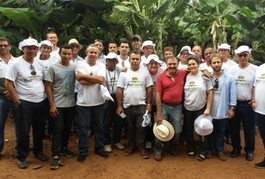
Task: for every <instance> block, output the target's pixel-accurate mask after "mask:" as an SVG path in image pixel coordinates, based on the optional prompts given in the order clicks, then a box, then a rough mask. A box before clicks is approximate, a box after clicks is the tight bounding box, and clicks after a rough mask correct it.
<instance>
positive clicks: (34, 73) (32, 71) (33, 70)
mask: <svg viewBox="0 0 265 179" xmlns="http://www.w3.org/2000/svg"><path fill="white" fill-rule="evenodd" d="M29 69H30V70H31V72H30V74H31V75H33V76H34V75H36V74H37V73H36V71H35V67H34V66H33V65H30V67H29Z"/></svg>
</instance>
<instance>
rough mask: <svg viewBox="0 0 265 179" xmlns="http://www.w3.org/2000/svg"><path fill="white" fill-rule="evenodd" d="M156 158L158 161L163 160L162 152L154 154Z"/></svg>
mask: <svg viewBox="0 0 265 179" xmlns="http://www.w3.org/2000/svg"><path fill="white" fill-rule="evenodd" d="M154 159H155V160H156V161H158V162H159V161H161V160H162V156H161V154H154Z"/></svg>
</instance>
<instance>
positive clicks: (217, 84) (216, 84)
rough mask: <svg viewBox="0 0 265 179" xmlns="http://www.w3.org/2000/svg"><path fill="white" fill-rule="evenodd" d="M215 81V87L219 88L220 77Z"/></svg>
mask: <svg viewBox="0 0 265 179" xmlns="http://www.w3.org/2000/svg"><path fill="white" fill-rule="evenodd" d="M214 82H215V84H214V86H213V87H214V88H215V89H218V88H219V82H218V79H217V78H216V79H215V80H214Z"/></svg>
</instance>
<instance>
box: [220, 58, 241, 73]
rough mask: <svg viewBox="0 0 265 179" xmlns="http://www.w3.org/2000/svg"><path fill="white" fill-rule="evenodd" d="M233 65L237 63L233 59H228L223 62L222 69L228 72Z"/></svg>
mask: <svg viewBox="0 0 265 179" xmlns="http://www.w3.org/2000/svg"><path fill="white" fill-rule="evenodd" d="M233 66H237V63H236V62H235V61H233V60H230V59H228V60H227V61H226V62H223V66H222V70H223V71H224V72H227V71H228V70H229V69H230V68H231V67H233Z"/></svg>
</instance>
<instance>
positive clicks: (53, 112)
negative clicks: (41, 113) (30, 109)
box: [50, 105, 59, 118]
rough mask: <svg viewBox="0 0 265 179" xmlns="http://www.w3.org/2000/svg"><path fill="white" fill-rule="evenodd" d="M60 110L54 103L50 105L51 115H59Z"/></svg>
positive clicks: (53, 116)
mask: <svg viewBox="0 0 265 179" xmlns="http://www.w3.org/2000/svg"><path fill="white" fill-rule="evenodd" d="M58 114H59V112H58V110H57V108H56V107H55V106H54V105H53V106H51V107H50V116H51V117H52V118H56V117H57V116H58Z"/></svg>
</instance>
